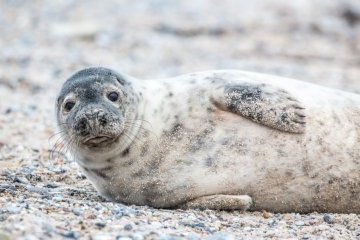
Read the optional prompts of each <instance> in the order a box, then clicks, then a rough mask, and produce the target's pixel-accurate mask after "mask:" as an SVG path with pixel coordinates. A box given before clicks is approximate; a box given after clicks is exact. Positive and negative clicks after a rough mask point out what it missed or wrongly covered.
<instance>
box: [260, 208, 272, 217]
mask: <svg viewBox="0 0 360 240" xmlns="http://www.w3.org/2000/svg"><path fill="white" fill-rule="evenodd" d="M262 216H263V218H271V217H272V216H273V214H272V213H269V212H267V211H265V210H264V211H263V212H262Z"/></svg>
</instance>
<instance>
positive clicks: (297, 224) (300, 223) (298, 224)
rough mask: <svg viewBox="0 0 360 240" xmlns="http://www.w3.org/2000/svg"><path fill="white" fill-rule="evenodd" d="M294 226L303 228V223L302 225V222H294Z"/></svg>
mask: <svg viewBox="0 0 360 240" xmlns="http://www.w3.org/2000/svg"><path fill="white" fill-rule="evenodd" d="M295 225H296V226H304V225H305V223H304V222H303V221H296V222H295Z"/></svg>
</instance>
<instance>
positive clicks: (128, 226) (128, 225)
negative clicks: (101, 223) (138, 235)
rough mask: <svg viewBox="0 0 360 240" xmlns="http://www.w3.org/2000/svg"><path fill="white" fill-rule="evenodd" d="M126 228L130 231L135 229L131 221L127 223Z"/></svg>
mask: <svg viewBox="0 0 360 240" xmlns="http://www.w3.org/2000/svg"><path fill="white" fill-rule="evenodd" d="M124 229H125V230H126V231H130V230H131V229H133V226H132V225H131V224H130V223H129V224H126V225H125V226H124Z"/></svg>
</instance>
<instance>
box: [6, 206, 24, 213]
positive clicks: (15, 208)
mask: <svg viewBox="0 0 360 240" xmlns="http://www.w3.org/2000/svg"><path fill="white" fill-rule="evenodd" d="M6 210H7V211H8V212H9V213H12V214H17V213H20V212H21V208H20V207H18V206H16V205H15V204H9V205H8V206H7V208H6Z"/></svg>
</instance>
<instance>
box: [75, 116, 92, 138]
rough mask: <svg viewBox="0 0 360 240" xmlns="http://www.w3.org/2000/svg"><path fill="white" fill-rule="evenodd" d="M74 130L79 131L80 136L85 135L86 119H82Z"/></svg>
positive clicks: (87, 126)
mask: <svg viewBox="0 0 360 240" xmlns="http://www.w3.org/2000/svg"><path fill="white" fill-rule="evenodd" d="M75 129H76V130H77V131H79V132H80V133H81V134H82V135H86V134H87V133H88V129H89V121H88V120H87V119H86V117H82V118H81V119H80V120H79V121H78V122H77V124H76V125H75Z"/></svg>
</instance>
